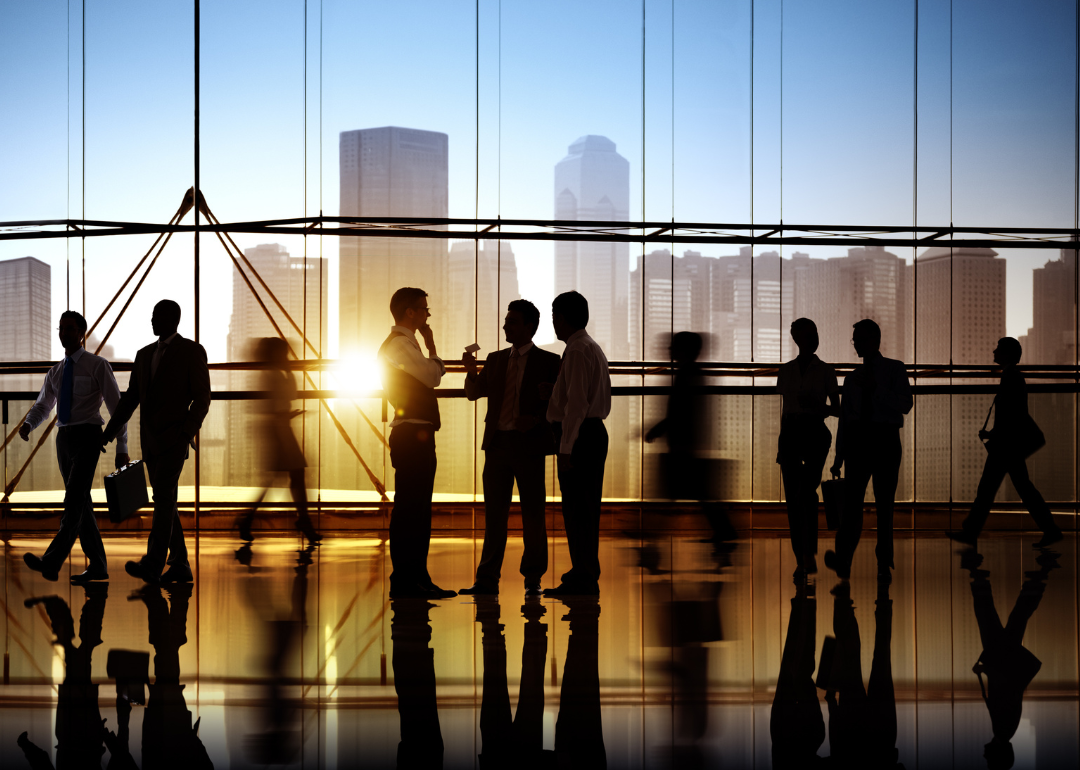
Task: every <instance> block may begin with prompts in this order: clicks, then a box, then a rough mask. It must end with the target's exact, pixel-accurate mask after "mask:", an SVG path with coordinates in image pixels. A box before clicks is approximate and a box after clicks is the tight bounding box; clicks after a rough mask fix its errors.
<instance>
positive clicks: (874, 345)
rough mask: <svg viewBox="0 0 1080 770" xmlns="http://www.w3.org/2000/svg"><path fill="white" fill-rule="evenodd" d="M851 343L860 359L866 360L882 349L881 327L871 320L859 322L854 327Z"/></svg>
mask: <svg viewBox="0 0 1080 770" xmlns="http://www.w3.org/2000/svg"><path fill="white" fill-rule="evenodd" d="M851 342H852V344H853V345H855V353H856V354H857V355H858V356H859V358H866V356H868V355H869V354H871V353H876V352H878V350H880V349H881V327H880V326H878V325H877V324H876V323H875V322H873V321H871V320H870V319H869V318H864V319H863V320H861V321H857V322H856V323H855V325H854V326H853V327H852V332H851Z"/></svg>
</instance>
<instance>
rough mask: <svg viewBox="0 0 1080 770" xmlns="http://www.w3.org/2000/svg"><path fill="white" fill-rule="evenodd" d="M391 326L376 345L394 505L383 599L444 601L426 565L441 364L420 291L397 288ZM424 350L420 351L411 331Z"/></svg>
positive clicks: (444, 595)
mask: <svg viewBox="0 0 1080 770" xmlns="http://www.w3.org/2000/svg"><path fill="white" fill-rule="evenodd" d="M390 313H391V315H393V316H394V326H393V327H392V328H391V329H390V336H389V337H387V338H386V341H385V342H383V344H382V347H380V348H379V363H380V364H382V368H383V389H384V390H385V391H386V398H387V400H388V401H389V402H390V403H391V405H392V406H393V407H394V419H393V421H392V422H391V423H390V442H389V443H390V462H391V464H392V465H393V466H394V489H395V491H394V508H393V511H392V512H391V513H390V561H391V564H392V565H393V571H392V572H391V574H390V598H391V599H396V598H423V599H449V598H450V597H452V596H457V592H456V591H450V590H445V589H442V588H439V587H438V586H437V585H435V583H433V582H432V580H431V575H430V574H428V569H427V555H428V547H429V545H430V543H431V494H432V491H433V490H434V488H435V468H436V457H435V432H436V431H437V430H438V429H439V427H440V425H441V420H440V418H439V402H438V400H437V399H436V397H435V387H436V386H437V385H438V384H439V383H440V382H442V377H443V375H444V374H446V367H445V366H444V365H443V362H442V359H440V358H439V355H438V353H437V352H436V350H435V338H434V335H433V334H432V331H431V327H430V326H429V325H428V318H430V317H431V312H430V311H429V310H428V303H427V292H425V291H424V290H422V289H414V288H409V287H406V288H403V289H398V290H397V291H396V292H394V296H393V297H391V298H390ZM417 332H420V336H421V337H423V338H424V346H425V347H426V348H427V350H428V355H426V356H425V355H424V354H423V353H422V352H421V351H420V345H419V343H418V342H417V341H416V333H417Z"/></svg>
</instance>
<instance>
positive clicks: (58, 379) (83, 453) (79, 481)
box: [19, 310, 128, 585]
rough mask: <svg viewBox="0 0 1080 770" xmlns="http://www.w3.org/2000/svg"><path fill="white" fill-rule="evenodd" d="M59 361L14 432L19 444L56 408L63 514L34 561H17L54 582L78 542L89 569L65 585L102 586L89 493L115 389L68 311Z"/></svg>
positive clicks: (122, 441)
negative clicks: (57, 528)
mask: <svg viewBox="0 0 1080 770" xmlns="http://www.w3.org/2000/svg"><path fill="white" fill-rule="evenodd" d="M58 331H59V334H60V344H61V345H63V346H64V360H63V361H61V362H60V363H58V364H57V365H56V366H54V367H53V368H52V369H50V370H49V373H48V374H46V375H45V384H43V385H42V386H41V392H40V393H39V394H38V397H37V401H35V402H34V405H33V406H32V407H30V411H29V412H28V413H27V415H26V419H25V420H24V421H23V424H22V427H20V428H19V436H20V438H22V440H23V441H28V440H29V439H30V431H32V430H34V428H36V427H37V426H39V425H41V423H42V422H44V420H45V418H46V417H48V416H49V412H51V411H52V408H53V406H54V405H55V406H56V418H57V419H56V422H57V425H59V430H57V432H56V462H57V463H58V464H59V466H60V475H61V476H63V478H64V487H65V492H64V513H63V515H62V516H61V517H60V531H59V532H57V533H56V536H55V537H54V538H53V540H52V543H50V544H49V547H48V548H47V549H46V550H45V555H44V556H42V557H38V556H36V555H35V554H32V553H28V554H25V555H24V556H23V560H24V561H25V562H26V565H27V566H28V567H30V569H32V570H35V571H37V572H40V573H41V574H42V576H43V577H44V578H45V579H46V580H56V579H57V578H58V577H59V573H60V567H61V566H62V565H63V563H64V561H65V560H66V559H67V557H68V554H70V553H71V547H72V546H73V545H74V544H75V538H76V537H77V538H78V539H79V543H80V545H81V546H82V549H83V553H84V554H85V555H86V558H87V560H89V562H90V565H89V567H87V569H86V571H85V572H82V573H81V574H78V575H72V576H71V582H72V583H75V584H76V585H81V584H85V583H88V582H90V581H91V580H108V579H109V569H108V564H107V562H106V559H105V546H104V545H103V544H102V542H101V533H100V532H99V531H98V525H97V518H96V517H95V516H94V504H93V502H92V501H91V499H90V488H91V487H92V486H93V484H94V475H95V473H96V472H97V464H98V458H99V457H100V456H101V426H102V425H103V424H104V423H105V421H104V420H102V419H101V402H102V401H104V402H105V406H106V408H108V410H109V413H110V414H113V413H115V412H116V406H117V404H118V403H119V402H120V389H119V388H118V387H117V386H116V378H115V377H114V376H113V371H112V367H111V366H110V365H109V362H108V361H106V360H105V359H104V358H102V357H101V356H96V355H94V354H93V353H91V352H89V351H87V350H85V349H84V348H83V338H84V337H85V336H86V319H85V318H83V317H82V315H80V314H79V313H76V312H75V311H74V310H67V311H65V312H64V313H62V314H61V315H60V324H59V326H58ZM127 462H128V447H127V429H126V428H125V429H124V430H123V431H122V432H121V433H120V436H119V440H118V441H117V442H116V467H117V468H119V467H121V466H123V465H126V464H127Z"/></svg>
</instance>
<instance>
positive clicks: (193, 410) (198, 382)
mask: <svg viewBox="0 0 1080 770" xmlns="http://www.w3.org/2000/svg"><path fill="white" fill-rule="evenodd" d="M192 344H193V345H194V346H195V350H194V351H193V352H192V361H191V366H190V367H188V385H189V387H190V388H191V405H190V406H188V416H187V419H186V420H184V437H185V438H187V440H188V441H190V440H191V439H193V438H195V434H196V433H198V432H199V428H200V427H202V423H203V420H204V419H206V413H207V412H209V411H210V370H209V369H208V368H207V366H206V350H205V348H203V346H202V345H200V344H198V343H192Z"/></svg>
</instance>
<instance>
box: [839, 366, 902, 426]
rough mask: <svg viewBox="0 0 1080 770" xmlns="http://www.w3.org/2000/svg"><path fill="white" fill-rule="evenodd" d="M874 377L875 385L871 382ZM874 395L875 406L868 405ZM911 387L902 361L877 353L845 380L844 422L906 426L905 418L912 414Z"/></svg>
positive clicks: (842, 407) (842, 413)
mask: <svg viewBox="0 0 1080 770" xmlns="http://www.w3.org/2000/svg"><path fill="white" fill-rule="evenodd" d="M871 374H872V376H873V382H869V381H868V377H869V376H871ZM867 392H870V393H871V394H872V395H871V397H870V398H871V403H869V404H864V400H865V394H866V393H867ZM913 403H914V402H913V401H912V398H911V384H910V383H909V382H908V377H907V368H906V367H905V366H904V364H903V362H902V361H897V360H895V359H892V358H885V357H884V356H883V355H881V353H873V354H871V355H869V356H866V357H865V358H863V363H862V364H861V365H859V366H857V367H856V368H855V371H853V372H852V373H851V374H849V375H848V376H847V377H845V378H844V397H843V399H842V400H841V404H840V411H841V420H842V421H843V420H864V419H865V418H864V415H867V414H868V415H870V420H871V422H876V423H886V424H889V425H898V426H902V425H903V424H904V415H905V414H907V413H908V412H910V411H911V407H912V405H913Z"/></svg>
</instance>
